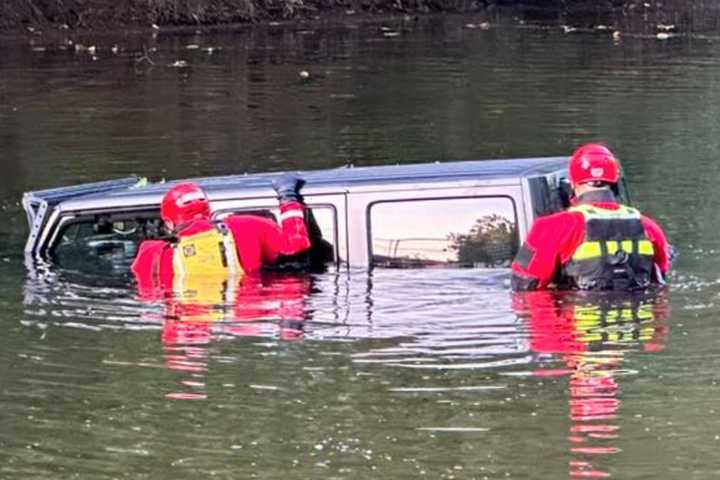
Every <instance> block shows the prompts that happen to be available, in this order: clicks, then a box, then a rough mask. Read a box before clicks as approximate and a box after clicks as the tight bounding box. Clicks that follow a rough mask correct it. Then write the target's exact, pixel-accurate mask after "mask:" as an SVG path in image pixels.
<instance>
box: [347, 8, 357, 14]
mask: <svg viewBox="0 0 720 480" xmlns="http://www.w3.org/2000/svg"><path fill="white" fill-rule="evenodd" d="M345 15H355V10H353V9H352V8H351V9H348V10H345Z"/></svg>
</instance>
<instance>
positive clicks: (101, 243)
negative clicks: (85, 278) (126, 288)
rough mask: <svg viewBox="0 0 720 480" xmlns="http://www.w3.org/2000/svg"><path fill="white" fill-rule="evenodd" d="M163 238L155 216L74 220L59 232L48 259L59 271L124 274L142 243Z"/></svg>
mask: <svg viewBox="0 0 720 480" xmlns="http://www.w3.org/2000/svg"><path fill="white" fill-rule="evenodd" d="M163 234H164V228H163V225H162V221H161V220H160V218H158V214H157V213H154V212H153V213H148V214H142V213H138V214H136V215H135V216H130V215H127V214H118V215H112V214H101V215H93V216H88V217H84V218H82V217H81V218H78V219H74V220H72V221H70V222H68V223H67V224H66V225H65V226H64V227H63V228H62V230H61V232H60V235H59V236H58V240H57V241H56V242H55V243H54V244H53V245H52V246H51V248H50V257H51V258H52V259H53V261H54V262H55V263H56V264H58V265H59V266H60V267H62V268H69V269H74V270H80V271H85V272H94V271H97V272H101V271H105V270H111V271H124V270H125V271H126V270H127V269H128V268H129V266H130V264H131V263H132V261H133V259H134V258H135V255H136V253H137V247H138V245H139V244H140V242H142V241H143V240H146V239H152V238H158V237H159V236H161V235H163Z"/></svg>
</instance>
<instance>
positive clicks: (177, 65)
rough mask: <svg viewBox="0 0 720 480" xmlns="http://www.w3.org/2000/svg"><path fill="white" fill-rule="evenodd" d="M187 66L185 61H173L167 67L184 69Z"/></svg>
mask: <svg viewBox="0 0 720 480" xmlns="http://www.w3.org/2000/svg"><path fill="white" fill-rule="evenodd" d="M188 66H189V64H188V62H186V61H185V60H175V61H174V62H173V63H171V64H170V65H168V67H170V68H186V67H188Z"/></svg>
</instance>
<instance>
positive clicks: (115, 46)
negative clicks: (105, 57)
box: [110, 45, 120, 55]
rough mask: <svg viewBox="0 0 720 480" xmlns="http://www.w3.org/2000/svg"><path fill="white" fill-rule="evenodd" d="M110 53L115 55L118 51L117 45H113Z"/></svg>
mask: <svg viewBox="0 0 720 480" xmlns="http://www.w3.org/2000/svg"><path fill="white" fill-rule="evenodd" d="M110 51H111V52H112V53H113V55H117V54H118V52H119V51H120V47H118V46H117V45H113V46H112V48H111V49H110Z"/></svg>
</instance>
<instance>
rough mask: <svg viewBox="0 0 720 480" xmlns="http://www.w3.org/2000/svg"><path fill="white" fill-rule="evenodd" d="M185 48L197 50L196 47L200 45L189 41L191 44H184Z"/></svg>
mask: <svg viewBox="0 0 720 480" xmlns="http://www.w3.org/2000/svg"><path fill="white" fill-rule="evenodd" d="M185 48H186V49H188V50H197V49H198V48H200V45H197V44H195V43H191V44H189V45H185Z"/></svg>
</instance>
